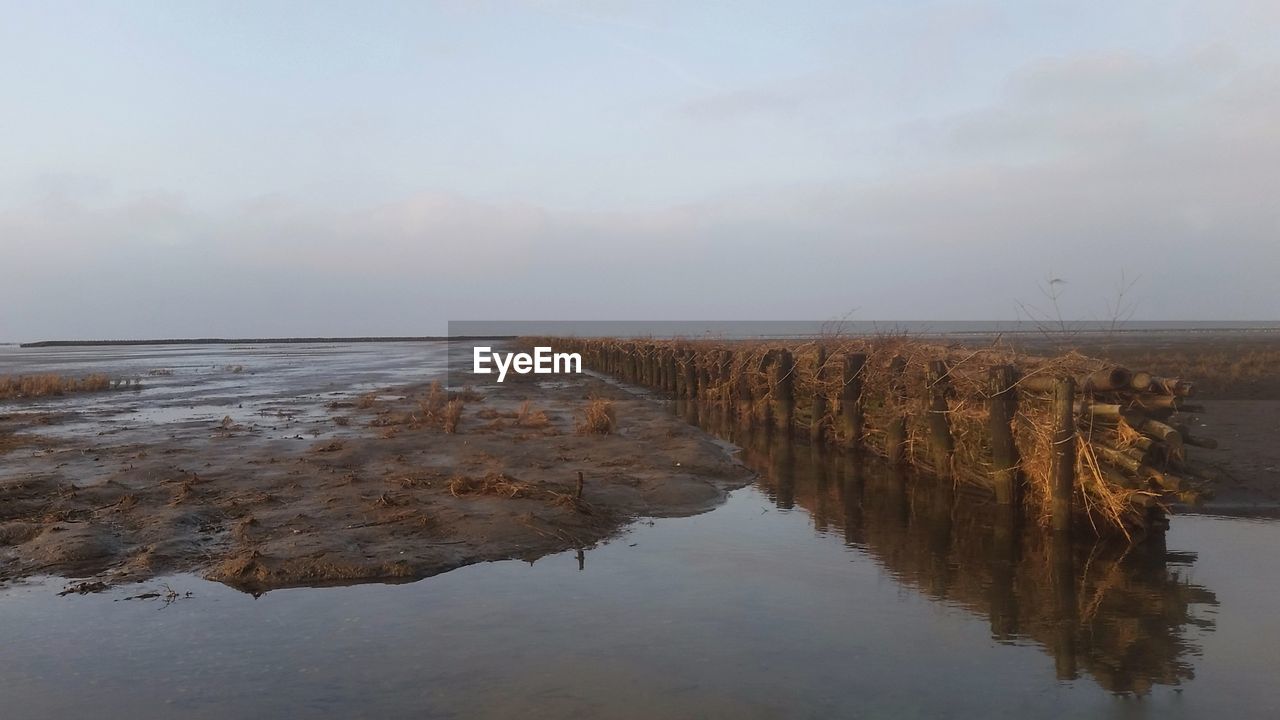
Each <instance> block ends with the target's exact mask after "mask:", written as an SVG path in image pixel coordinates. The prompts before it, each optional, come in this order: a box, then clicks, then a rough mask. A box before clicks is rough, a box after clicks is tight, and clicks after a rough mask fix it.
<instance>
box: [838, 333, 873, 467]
mask: <svg viewBox="0 0 1280 720" xmlns="http://www.w3.org/2000/svg"><path fill="white" fill-rule="evenodd" d="M866 362H867V356H866V355H864V354H862V353H846V354H845V356H844V362H843V363H842V365H841V369H840V381H841V387H840V419H841V421H842V422H843V425H844V428H843V429H844V444H845V447H848V448H854V447H857V446H858V443H860V442H861V441H862V366H863V365H865V364H866Z"/></svg>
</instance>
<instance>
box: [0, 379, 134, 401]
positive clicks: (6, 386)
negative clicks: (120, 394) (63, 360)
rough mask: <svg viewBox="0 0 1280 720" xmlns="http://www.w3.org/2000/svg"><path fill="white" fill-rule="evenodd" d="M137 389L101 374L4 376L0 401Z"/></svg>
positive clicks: (129, 383) (0, 388)
mask: <svg viewBox="0 0 1280 720" xmlns="http://www.w3.org/2000/svg"><path fill="white" fill-rule="evenodd" d="M138 387H141V385H139V384H137V383H134V382H132V381H128V380H120V381H113V380H111V378H109V377H107V376H106V375H104V374H102V373H94V374H92V375H86V376H84V377H80V378H74V377H65V376H63V375H54V374H43V375H19V376H17V377H14V376H9V375H6V376H5V377H2V378H0V400H29V399H34V398H41V397H50V396H58V395H67V394H70V393H77V392H100V391H103V390H112V389H133V388H138Z"/></svg>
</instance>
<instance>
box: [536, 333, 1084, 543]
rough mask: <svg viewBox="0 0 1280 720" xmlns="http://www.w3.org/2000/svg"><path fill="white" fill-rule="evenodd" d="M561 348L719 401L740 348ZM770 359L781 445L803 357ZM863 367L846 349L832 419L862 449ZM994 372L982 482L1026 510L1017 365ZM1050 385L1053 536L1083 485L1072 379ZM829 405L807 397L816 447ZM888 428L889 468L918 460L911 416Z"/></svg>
mask: <svg viewBox="0 0 1280 720" xmlns="http://www.w3.org/2000/svg"><path fill="white" fill-rule="evenodd" d="M556 342H557V350H559V349H560V348H561V347H569V348H570V349H573V350H576V351H579V352H580V353H582V356H583V361H584V363H585V364H586V366H587V367H589V368H592V369H595V370H598V371H600V372H603V373H606V374H609V375H613V376H615V377H617V378H618V379H620V380H622V381H624V382H628V383H633V384H637V385H643V386H647V387H650V388H653V389H656V390H661V391H663V392H667V393H672V394H673V395H675V396H676V397H678V398H684V399H687V400H690V401H693V402H699V403H705V402H714V401H715V399H714V398H712V397H711V396H710V393H709V392H708V390H709V389H710V388H712V387H714V386H723V385H724V383H726V382H728V381H729V380H730V368H731V367H733V363H734V351H733V350H731V349H721V350H719V351H718V355H716V356H714V357H715V361H714V362H710V363H708V362H703V363H698V362H696V361H695V358H696V353H695V351H694V350H693V349H691V348H681V347H680V346H679V345H669V344H662V345H659V344H650V343H634V342H625V341H619V342H614V343H601V342H598V341H596V342H590V341H581V340H578V341H575V340H573V339H569V340H566V339H563V338H560V339H557V340H556ZM817 352H818V360H817V366H818V367H819V368H821V367H824V366H826V364H827V363H826V361H827V351H826V349H825V348H824V347H822V346H821V345H819V346H818V350H817ZM770 354H771V355H772V360H771V362H770V365H769V389H768V399H769V402H768V403H767V404H766V405H765V413H766V414H765V417H764V418H763V419H764V421H765V423H766V427H768V428H769V429H770V430H771V431H775V432H778V433H781V435H782V437H783V438H790V437H791V436H792V435H793V433H795V432H796V430H797V424H796V389H795V377H796V360H795V357H794V355H793V353H792V351H791V350H790V349H789V348H786V347H781V348H777V349H775V350H772V351H771V353H770ZM866 362H867V356H866V354H865V353H859V352H844V353H843V354H842V358H841V362H840V364H839V367H840V380H841V382H840V391H839V395H838V406H839V407H838V415H837V416H836V417H835V420H836V422H838V423H839V424H840V426H841V427H840V430H841V432H839V433H838V436H839V437H840V438H841V440H840V442H841V444H842V445H844V446H845V447H846V448H847V449H850V450H855V451H856V450H859V449H861V448H864V447H867V444H866V443H864V432H863V431H864V427H865V418H864V413H863V404H862V398H863V387H862V380H861V378H862V370H863V366H864V364H865V363H866ZM905 365H906V362H905V360H903V359H902V358H901V357H894V358H893V359H892V360H891V361H890V373H891V376H892V377H893V378H895V380H894V381H893V383H892V386H891V388H890V392H892V393H894V394H896V395H897V398H896V399H897V400H899V401H907V400H909V398H907V394H908V388H907V387H906V383H905V382H903V381H902V375H903V370H904V368H905ZM989 372H990V376H989V379H990V390H989V394H988V397H989V402H988V407H987V412H988V419H987V423H986V431H987V433H988V434H989V442H990V449H991V459H992V469H991V472H990V475H991V477H989V478H985V479H984V484H985V486H986V487H987V488H989V489H990V490H991V491H992V493H993V494H994V497H995V500H996V502H997V503H999V504H1000V505H1006V506H1014V507H1016V506H1018V505H1019V504H1020V485H1021V477H1020V473H1019V463H1018V452H1017V448H1016V445H1015V441H1014V433H1013V423H1014V413H1015V408H1016V403H1017V391H1018V388H1017V386H1016V383H1017V380H1018V377H1017V372H1016V371H1015V368H1014V367H1013V366H1011V365H997V366H994V367H991V368H990V371H989ZM926 380H927V382H926V383H925V392H926V393H927V397H924V398H916V399H915V400H916V401H923V403H924V406H925V409H926V410H927V413H926V415H925V419H926V425H927V428H928V445H929V455H930V459H929V461H928V462H927V467H926V468H925V469H927V470H928V471H930V472H931V473H932V474H934V475H936V476H938V477H940V478H941V479H943V480H952V479H953V478H952V473H953V471H954V468H953V463H952V459H951V456H952V454H953V452H954V450H955V445H954V440H953V437H952V434H951V428H950V420H949V411H948V410H949V409H948V401H947V392H948V382H949V380H948V370H947V366H946V363H944V362H943V361H941V360H934V361H930V362H929V363H928V366H927V371H926ZM1044 380H1047V381H1048V382H1049V384H1050V385H1051V387H1052V397H1053V440H1052V457H1051V476H1052V477H1051V483H1052V488H1051V502H1052V513H1051V524H1052V527H1053V529H1054V530H1055V531H1057V532H1060V533H1068V532H1069V530H1070V527H1071V523H1072V517H1073V512H1072V498H1073V495H1074V492H1073V488H1074V486H1075V482H1076V479H1075V472H1076V458H1075V452H1076V418H1075V411H1076V409H1075V405H1076V387H1075V380H1074V379H1073V378H1072V377H1066V376H1063V377H1054V378H1051V379H1050V378H1045V379H1044ZM1041 385H1042V388H1041V389H1049V388H1047V387H1043V385H1044V383H1043V382H1042V383H1041ZM733 394H734V398H735V400H736V403H737V405H738V406H739V409H740V412H739V417H745V418H747V419H748V420H747V421H748V422H751V421H754V419H755V414H754V413H752V412H750V410H749V407H750V406H751V405H753V404H754V403H755V402H756V400H757V398H755V397H753V396H752V387H751V384H750V383H748V382H740V383H739V384H738V385H737V386H736V387H734V388H733ZM831 400H832V398H829V397H828V395H827V393H826V391H825V389H824V388H823V386H822V385H821V384H818V385H817V386H816V389H815V391H814V393H813V397H812V398H810V416H811V418H814V419H815V421H813V422H810V423H809V427H808V437H809V440H810V442H811V443H814V444H819V443H824V442H825V441H826V440H827V434H826V433H825V432H824V430H825V428H824V427H823V426H822V424H821V423H820V422H818V421H817V420H816V419H820V418H823V417H825V416H826V415H827V414H828V409H829V407H830V402H831ZM881 430H883V433H884V443H883V447H881V448H873V449H877V450H879V451H880V452H881V453H882V454H883V455H884V456H885V458H886V459H887V460H888V462H889V463H890V464H891V465H895V466H902V465H905V464H909V463H913V458H912V457H910V456H909V454H908V453H906V452H905V448H906V445H907V432H908V429H907V419H906V416H905V414H901V413H899V414H897V415H896V416H894V417H892V418H890V419H889V421H888V422H887V423H886V425H885V427H883V428H881ZM915 464H919V463H915ZM970 471H971V469H970ZM967 479H971V480H972V479H974V478H972V477H969V478H967Z"/></svg>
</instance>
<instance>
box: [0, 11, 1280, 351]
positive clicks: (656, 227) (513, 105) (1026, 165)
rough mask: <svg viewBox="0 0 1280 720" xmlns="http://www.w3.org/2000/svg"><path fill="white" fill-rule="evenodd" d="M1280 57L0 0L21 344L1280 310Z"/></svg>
mask: <svg viewBox="0 0 1280 720" xmlns="http://www.w3.org/2000/svg"><path fill="white" fill-rule="evenodd" d="M1277 36H1280V4H1277V3H1275V2H1267V1H1263V0H1240V1H1238V2H1233V1H1231V0H1226V1H1220V2H1180V1H1178V0H1159V1H1155V2H1146V1H1144V0H1132V1H1126V2H1082V1H1081V0H1073V1H1070V2H1057V1H1056V0H1045V1H1043V2H980V1H974V2H917V1H912V0H900V1H898V2H859V1H856V0H842V1H838V2H801V1H797V2H785V3H783V2H776V1H772V2H753V1H748V0H739V1H734V2H729V1H714V0H705V1H702V2H691V1H689V0H684V1H681V2H628V1H625V0H596V1H594V2H593V1H588V0H565V1H555V0H539V1H533V0H524V1H516V0H511V1H509V2H497V1H482V0H477V1H474V2H463V1H460V0H455V1H451V2H435V3H429V2H412V3H411V2H374V1H370V0H363V1H361V2H273V1H271V0H255V1H253V2H231V1H222V2H183V3H172V2H165V1H157V2H141V1H132V2H126V1H123V0H121V1H119V2H81V1H77V2H62V1H59V0H47V1H45V2H39V3H31V2H25V1H24V2H18V1H14V0H0V341H20V340H35V339H51V338H86V339H104V338H119V339H125V338H146V337H201V336H239V337H244V336H290V335H292V336H306V335H380V334H397V335H419V334H441V333H443V332H444V331H445V324H446V322H447V321H449V320H476V319H497V320H518V319H541V320H570V319H583V320H602V319H650V320H652V319H677V320H678V319H729V320H778V319H810V320H812V319H817V320H820V319H827V318H835V317H847V318H853V319H859V320H966V319H970V320H972V319H994V320H1014V319H1019V318H1025V317H1027V316H1028V315H1029V314H1035V313H1051V312H1059V311H1060V312H1061V313H1062V314H1063V315H1064V316H1067V317H1069V318H1072V319H1095V318H1105V317H1109V316H1110V315H1112V314H1115V310H1114V308H1115V307H1116V306H1117V304H1119V305H1120V306H1122V307H1123V308H1124V309H1125V311H1126V313H1127V315H1131V316H1132V317H1133V318H1134V319H1146V320H1278V319H1280V291H1277V289H1276V282H1275V275H1276V272H1277V270H1280V241H1278V240H1280V238H1278V236H1280V202H1278V201H1277V200H1276V196H1277V195H1278V194H1280V43H1277V42H1276V40H1275V38H1276V37H1277ZM1050 281H1053V282H1052V284H1051V285H1050ZM1049 287H1052V289H1053V291H1054V293H1055V294H1057V295H1058V296H1059V298H1058V300H1057V303H1058V306H1059V308H1058V310H1053V309H1052V308H1051V305H1052V303H1051V302H1050V301H1049V299H1048V298H1047V297H1046V289H1047V288H1049ZM1121 287H1127V288H1128V291H1127V292H1126V293H1125V295H1124V298H1123V299H1122V301H1120V302H1117V297H1118V293H1119V289H1120V288H1121Z"/></svg>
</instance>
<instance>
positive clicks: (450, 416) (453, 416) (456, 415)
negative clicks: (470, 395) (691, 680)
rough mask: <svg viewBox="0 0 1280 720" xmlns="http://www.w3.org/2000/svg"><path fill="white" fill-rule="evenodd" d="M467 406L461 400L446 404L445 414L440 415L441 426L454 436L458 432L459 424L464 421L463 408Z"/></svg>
mask: <svg viewBox="0 0 1280 720" xmlns="http://www.w3.org/2000/svg"><path fill="white" fill-rule="evenodd" d="M465 406H466V403H464V402H463V401H461V400H450V401H449V402H447V403H445V406H444V412H443V413H441V415H440V426H441V427H443V428H444V431H445V432H447V433H450V434H453V433H455V432H457V431H458V422H459V421H461V420H462V408H463V407H465Z"/></svg>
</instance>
